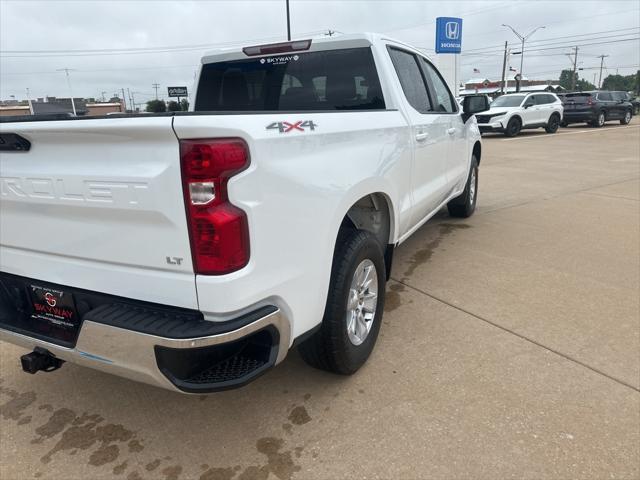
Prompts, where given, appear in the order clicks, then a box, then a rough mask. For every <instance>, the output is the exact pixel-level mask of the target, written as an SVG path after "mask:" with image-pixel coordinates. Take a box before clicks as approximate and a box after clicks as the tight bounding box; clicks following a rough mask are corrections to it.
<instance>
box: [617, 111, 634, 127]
mask: <svg viewBox="0 0 640 480" xmlns="http://www.w3.org/2000/svg"><path fill="white" fill-rule="evenodd" d="M629 122H631V110H627V111H626V112H624V117H623V118H621V119H620V124H621V125H629Z"/></svg>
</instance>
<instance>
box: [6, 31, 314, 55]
mask: <svg viewBox="0 0 640 480" xmlns="http://www.w3.org/2000/svg"><path fill="white" fill-rule="evenodd" d="M322 32H324V30H314V31H312V32H302V33H300V34H298V35H299V36H305V35H313V34H318V33H322ZM279 39H281V36H272V37H262V38H254V39H248V40H242V41H233V42H220V43H202V44H193V45H176V46H162V47H139V48H103V49H92V50H87V49H80V50H0V56H2V57H4V58H25V57H26V58H29V57H33V58H39V57H86V56H93V55H96V56H102V55H135V54H152V53H170V52H184V51H193V50H206V49H210V48H224V47H233V46H236V45H247V44H248V43H253V42H263V41H269V40H279ZM7 54H9V55H7Z"/></svg>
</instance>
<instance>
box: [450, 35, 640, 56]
mask: <svg viewBox="0 0 640 480" xmlns="http://www.w3.org/2000/svg"><path fill="white" fill-rule="evenodd" d="M638 33H639V32H630V33H622V34H619V35H604V36H600V37H590V38H582V39H578V40H564V41H561V42H549V43H544V44H539V45H532V46H531V48H530V49H529V50H528V51H529V52H534V51H541V50H551V49H552V48H548V49H547V48H543V47H551V46H553V45H562V46H560V47H556V48H566V47H568V46H571V45H575V44H576V43H577V42H587V41H592V40H607V39H615V40H620V41H627V40H635V39H637V37H634V38H628V39H627V38H618V37H628V36H630V35H638ZM531 43H534V42H531ZM602 43H609V42H602ZM500 52H502V50H501V49H495V50H482V51H480V50H478V51H475V50H472V51H466V52H463V53H462V54H461V55H462V56H470V55H476V54H479V53H482V54H489V53H500Z"/></svg>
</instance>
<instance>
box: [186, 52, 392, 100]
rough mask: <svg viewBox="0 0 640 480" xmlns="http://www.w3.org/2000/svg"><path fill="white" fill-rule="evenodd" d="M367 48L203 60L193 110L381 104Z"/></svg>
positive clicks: (371, 58) (378, 82)
mask: <svg viewBox="0 0 640 480" xmlns="http://www.w3.org/2000/svg"><path fill="white" fill-rule="evenodd" d="M384 108H385V102H384V97H383V95H382V89H381V87H380V80H379V78H378V73H377V71H376V67H375V63H374V60H373V55H372V53H371V49H370V48H366V47H364V48H350V49H341V50H328V51H321V52H306V53H295V54H293V53H292V54H286V55H278V56H265V57H256V58H251V59H246V60H235V61H230V62H220V63H210V64H206V65H203V67H202V73H201V75H200V83H199V85H198V91H197V95H196V104H195V110H196V111H279V110H282V111H309V110H319V111H322V110H374V109H384Z"/></svg>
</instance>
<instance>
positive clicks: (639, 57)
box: [0, 0, 640, 103]
mask: <svg viewBox="0 0 640 480" xmlns="http://www.w3.org/2000/svg"><path fill="white" fill-rule="evenodd" d="M290 5H291V7H290V8H291V30H292V37H293V38H310V37H311V38H312V37H314V36H318V35H323V34H324V33H325V32H327V30H328V29H331V30H333V31H336V32H339V33H337V34H340V33H356V32H381V33H385V34H386V35H389V36H390V37H393V38H396V39H398V40H401V41H404V42H406V43H410V44H412V45H414V46H416V47H420V48H422V49H423V51H424V52H425V53H426V54H427V56H430V57H432V58H434V56H435V53H434V51H433V49H434V44H435V19H436V17H439V16H453V17H462V18H463V22H464V23H463V32H462V54H461V56H460V59H459V64H460V75H459V78H461V79H463V80H468V79H470V78H472V77H473V78H476V77H486V78H489V79H499V78H500V75H501V70H502V59H503V50H504V42H505V41H508V42H509V46H510V47H511V48H512V51H514V52H518V51H520V41H519V40H518V39H517V38H516V36H515V35H514V34H513V32H511V30H509V29H508V28H506V27H503V26H501V25H502V24H510V25H511V26H513V28H514V29H515V30H516V31H518V32H520V33H523V34H528V33H529V32H531V31H532V30H533V29H535V28H536V27H539V26H544V27H545V28H544V29H540V30H537V31H536V32H535V33H534V34H533V35H532V36H531V37H530V38H529V39H528V40H527V43H526V44H525V56H524V68H523V72H524V76H525V77H528V78H535V79H557V78H558V77H559V74H560V71H561V70H562V69H564V68H571V67H572V60H571V59H570V58H569V57H568V56H567V55H566V54H568V53H570V52H571V48H572V46H574V45H578V46H579V51H578V68H582V69H583V70H580V71H579V75H580V77H581V78H585V79H586V80H589V81H591V82H593V80H594V73H595V74H596V81H597V75H598V74H599V66H600V58H598V56H599V55H608V57H606V58H605V59H604V65H605V67H606V69H605V70H604V72H603V78H604V77H606V75H607V74H615V73H616V72H618V73H620V74H623V75H628V74H631V73H634V72H635V71H636V70H638V68H640V39H639V38H640V1H638V0H622V1H614V0H599V1H591V0H554V1H545V0H539V1H537V0H525V1H518V0H511V1H497V0H496V1H485V0H467V1H451V0H437V1H432V0H420V1H402V0H388V1H387V0H367V1H365V0H362V1H361V0H341V1H332V0H323V1H316V0H290ZM282 40H286V15H285V0H277V1H271V0H253V1H242V0H236V1H185V0H183V1H158V0H147V1H126V0H120V1H117V0H110V1H107V2H105V1H92V0H76V1H57V0H48V1H30V0H19V1H17V0H0V99H3V100H7V99H10V97H11V96H12V95H13V96H15V98H16V99H25V98H26V96H27V89H29V95H30V97H31V98H33V99H35V98H38V97H44V96H47V95H49V96H57V97H68V96H69V92H70V91H71V92H72V93H73V95H74V96H76V97H80V96H82V97H95V98H101V97H102V95H103V92H104V96H105V97H106V98H107V99H108V98H109V97H111V96H113V94H114V93H119V92H120V91H121V89H125V91H126V90H127V89H129V91H130V92H135V93H134V97H135V101H136V102H137V103H144V102H146V101H147V100H150V99H153V98H155V89H154V86H153V84H159V86H158V96H159V97H160V98H166V94H167V86H174V85H175V86H178V85H187V86H188V87H189V88H190V89H191V87H192V85H193V82H194V78H195V72H196V69H197V65H198V63H199V59H200V57H201V56H202V55H203V54H204V53H205V52H207V51H212V50H215V48H216V47H218V48H220V47H221V46H225V47H226V46H235V45H237V46H246V45H253V44H257V43H269V42H276V41H282ZM605 42H606V43H605ZM509 58H510V64H511V65H512V66H513V67H514V68H516V69H519V66H520V56H519V55H510V57H509ZM435 63H436V64H437V59H435ZM65 68H67V69H69V72H68V80H69V82H67V75H66V74H65V72H64V71H63V70H62V69H65ZM474 70H478V71H479V73H478V72H476V71H474ZM191 90H192V89H191Z"/></svg>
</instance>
